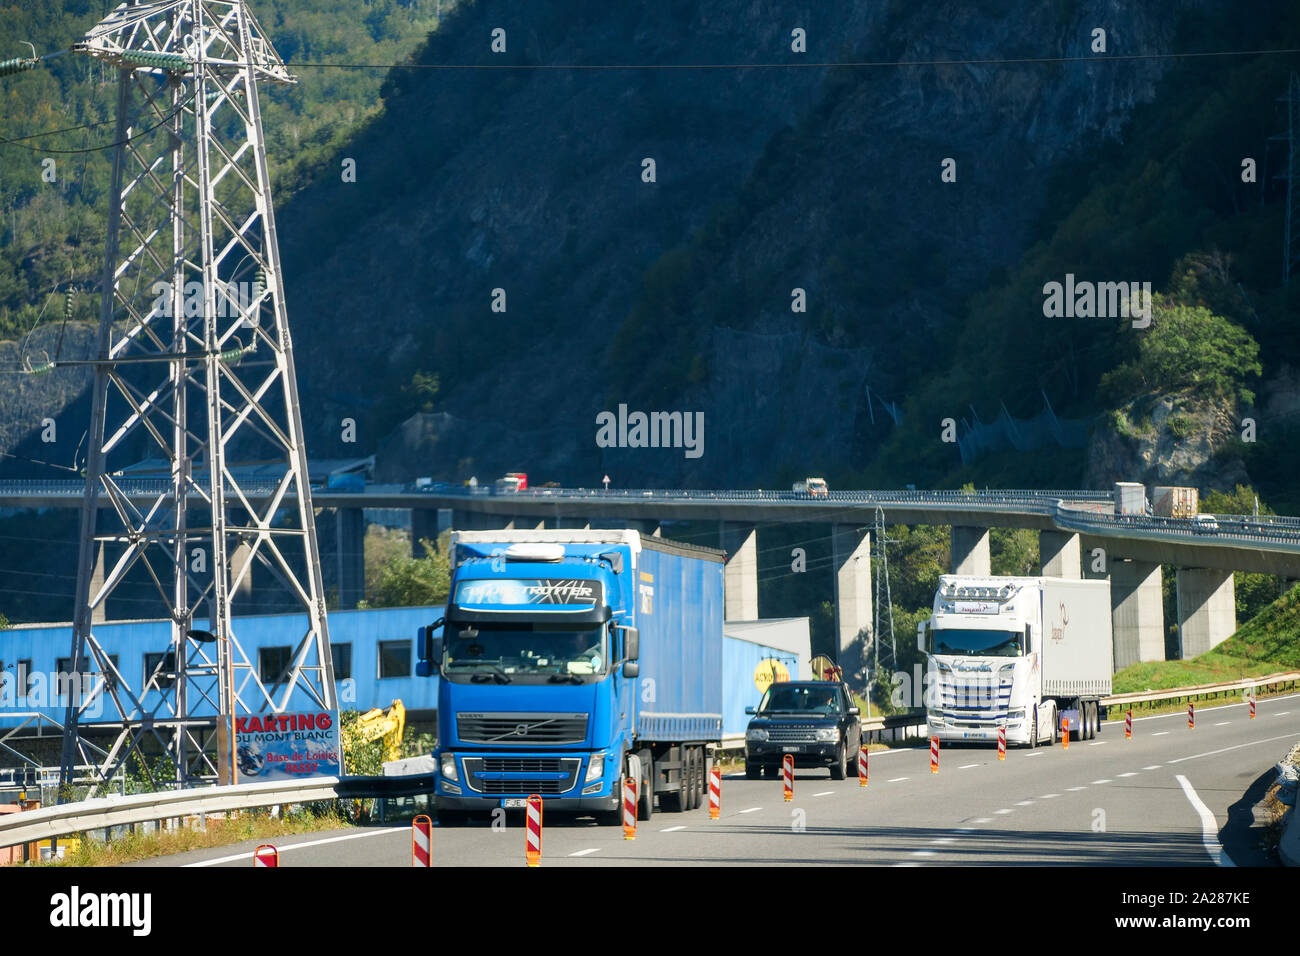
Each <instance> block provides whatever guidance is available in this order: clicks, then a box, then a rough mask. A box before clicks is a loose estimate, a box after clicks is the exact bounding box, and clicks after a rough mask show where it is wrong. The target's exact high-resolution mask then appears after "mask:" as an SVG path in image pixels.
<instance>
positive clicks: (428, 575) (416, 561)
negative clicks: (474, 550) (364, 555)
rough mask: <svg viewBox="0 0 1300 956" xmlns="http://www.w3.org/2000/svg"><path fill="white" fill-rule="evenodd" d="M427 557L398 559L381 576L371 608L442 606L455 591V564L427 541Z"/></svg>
mask: <svg viewBox="0 0 1300 956" xmlns="http://www.w3.org/2000/svg"><path fill="white" fill-rule="evenodd" d="M420 544H421V546H423V548H424V552H425V554H424V557H422V558H408V557H397V558H393V559H392V560H390V561H389V562H388V563H387V564H386V565H384V567H383V569H382V570H381V571H380V573H379V584H378V586H377V587H376V589H375V591H374V593H372V594H369V595H367V599H366V604H367V606H369V607H414V606H417V605H421V604H441V603H442V602H443V601H445V600H447V593H448V591H449V589H450V587H451V564H450V561H449V560H448V558H447V555H446V554H444V553H439V552H438V551H435V550H434V545H433V542H432V541H430V540H428V539H427V538H423V539H421V541H420Z"/></svg>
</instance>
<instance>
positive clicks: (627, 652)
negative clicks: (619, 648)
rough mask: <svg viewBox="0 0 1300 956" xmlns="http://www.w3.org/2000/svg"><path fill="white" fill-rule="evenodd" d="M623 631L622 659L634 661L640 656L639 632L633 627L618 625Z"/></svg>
mask: <svg viewBox="0 0 1300 956" xmlns="http://www.w3.org/2000/svg"><path fill="white" fill-rule="evenodd" d="M619 630H621V631H622V632H623V659H624V660H626V661H635V660H639V659H640V658H641V632H640V631H638V630H637V629H636V628H635V627H626V626H620V627H619Z"/></svg>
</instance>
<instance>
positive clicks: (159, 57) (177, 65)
mask: <svg viewBox="0 0 1300 956" xmlns="http://www.w3.org/2000/svg"><path fill="white" fill-rule="evenodd" d="M122 61H123V62H124V63H130V64H134V65H135V66H148V67H153V68H154V69H158V70H184V69H188V68H189V66H190V61H189V59H188V58H186V57H184V56H182V55H181V54H179V53H156V52H153V51H149V50H127V51H126V52H125V53H123V54H122Z"/></svg>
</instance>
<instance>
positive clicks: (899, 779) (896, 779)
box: [885, 777, 908, 783]
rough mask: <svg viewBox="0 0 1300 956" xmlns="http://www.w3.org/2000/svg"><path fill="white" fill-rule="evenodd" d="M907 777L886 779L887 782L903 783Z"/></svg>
mask: <svg viewBox="0 0 1300 956" xmlns="http://www.w3.org/2000/svg"><path fill="white" fill-rule="evenodd" d="M906 779H908V778H907V777H895V778H894V779H893V780H886V781H885V783H902V782H903V781H904V780H906Z"/></svg>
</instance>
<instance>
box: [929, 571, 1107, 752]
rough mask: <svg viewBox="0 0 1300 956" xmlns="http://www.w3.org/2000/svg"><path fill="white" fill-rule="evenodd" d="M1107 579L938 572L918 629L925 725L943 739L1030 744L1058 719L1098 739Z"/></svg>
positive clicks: (1055, 735)
mask: <svg viewBox="0 0 1300 956" xmlns="http://www.w3.org/2000/svg"><path fill="white" fill-rule="evenodd" d="M1110 613H1111V612H1110V583H1109V582H1108V581H1084V580H1073V579H1067V578H1027V577H1024V578H1022V577H1002V576H963V575H955V574H945V575H943V576H941V577H940V578H939V589H938V591H936V592H935V596H934V611H933V614H932V616H931V617H930V620H928V621H924V622H922V623H921V624H920V625H918V626H917V646H918V647H919V648H920V650H921V651H922V653H924V654H925V657H926V678H925V707H926V723H927V724H928V729H929V733H930V735H931V736H934V737H938V738H939V739H940V740H951V741H972V742H977V741H988V742H992V743H996V742H997V739H998V728H999V727H1001V726H1005V727H1006V731H1007V743H1008V744H1022V745H1025V746H1028V747H1037V746H1038V745H1039V744H1040V743H1044V742H1055V741H1056V740H1057V739H1059V736H1060V731H1061V718H1062V717H1065V718H1067V719H1068V722H1069V723H1068V729H1069V731H1070V734H1071V737H1072V738H1073V739H1075V740H1080V739H1085V740H1086V739H1088V738H1090V737H1095V736H1096V735H1097V730H1098V727H1099V726H1100V723H1101V712H1100V711H1101V708H1100V705H1099V702H1100V700H1101V698H1103V697H1107V696H1109V694H1110V692H1111V675H1112V674H1113V673H1114V663H1113V662H1114V651H1113V645H1112V642H1111V617H1110Z"/></svg>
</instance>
